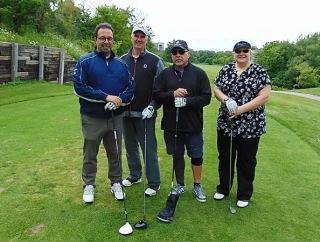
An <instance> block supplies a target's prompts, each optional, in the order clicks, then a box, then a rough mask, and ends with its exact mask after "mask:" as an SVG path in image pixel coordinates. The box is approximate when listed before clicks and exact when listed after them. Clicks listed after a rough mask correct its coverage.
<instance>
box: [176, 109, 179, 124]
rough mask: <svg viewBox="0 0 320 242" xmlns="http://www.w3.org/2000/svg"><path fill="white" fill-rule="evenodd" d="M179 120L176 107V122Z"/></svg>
mask: <svg viewBox="0 0 320 242" xmlns="http://www.w3.org/2000/svg"><path fill="white" fill-rule="evenodd" d="M178 121H179V108H176V123H178Z"/></svg>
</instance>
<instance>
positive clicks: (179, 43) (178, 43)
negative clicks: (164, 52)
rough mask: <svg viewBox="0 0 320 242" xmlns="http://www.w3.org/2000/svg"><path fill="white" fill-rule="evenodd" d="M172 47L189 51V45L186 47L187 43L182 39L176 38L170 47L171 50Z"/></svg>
mask: <svg viewBox="0 0 320 242" xmlns="http://www.w3.org/2000/svg"><path fill="white" fill-rule="evenodd" d="M174 48H181V49H183V50H185V51H189V47H188V44H187V42H185V41H184V40H176V41H175V42H174V43H173V45H172V47H171V50H173V49H174Z"/></svg>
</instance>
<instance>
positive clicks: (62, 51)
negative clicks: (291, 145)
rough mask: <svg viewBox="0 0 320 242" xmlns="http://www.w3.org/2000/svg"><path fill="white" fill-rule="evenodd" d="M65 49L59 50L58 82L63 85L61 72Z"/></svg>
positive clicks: (62, 71)
mask: <svg viewBox="0 0 320 242" xmlns="http://www.w3.org/2000/svg"><path fill="white" fill-rule="evenodd" d="M65 53H66V52H65V50H64V49H61V50H60V65H59V79H58V82H59V84H61V85H63V73H64V56H65Z"/></svg>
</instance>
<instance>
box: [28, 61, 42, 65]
mask: <svg viewBox="0 0 320 242" xmlns="http://www.w3.org/2000/svg"><path fill="white" fill-rule="evenodd" d="M26 64H27V65H38V64H39V61H37V60H27V61H26Z"/></svg>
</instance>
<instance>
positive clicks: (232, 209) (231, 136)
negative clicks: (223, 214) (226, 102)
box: [229, 119, 235, 213]
mask: <svg viewBox="0 0 320 242" xmlns="http://www.w3.org/2000/svg"><path fill="white" fill-rule="evenodd" d="M232 124H233V122H232V119H230V159H229V161H230V164H229V165H230V167H229V210H230V212H231V213H233V212H235V209H234V208H232V207H231V179H232V178H231V175H232V153H233V152H232V149H233V148H232V138H233V131H232V128H233V127H232Z"/></svg>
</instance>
